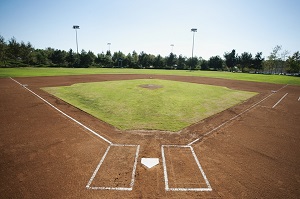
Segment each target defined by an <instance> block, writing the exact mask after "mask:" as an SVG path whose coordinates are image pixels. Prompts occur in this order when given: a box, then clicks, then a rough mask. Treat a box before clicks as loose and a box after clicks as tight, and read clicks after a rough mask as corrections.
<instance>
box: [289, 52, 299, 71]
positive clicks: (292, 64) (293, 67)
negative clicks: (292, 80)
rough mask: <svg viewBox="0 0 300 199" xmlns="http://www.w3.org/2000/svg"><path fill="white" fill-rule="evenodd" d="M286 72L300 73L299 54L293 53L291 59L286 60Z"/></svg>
mask: <svg viewBox="0 0 300 199" xmlns="http://www.w3.org/2000/svg"><path fill="white" fill-rule="evenodd" d="M287 66H288V72H290V73H300V53H299V51H297V52H295V53H294V54H293V56H292V57H289V58H288V59H287Z"/></svg>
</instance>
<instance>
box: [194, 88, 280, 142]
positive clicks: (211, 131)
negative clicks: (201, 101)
mask: <svg viewBox="0 0 300 199" xmlns="http://www.w3.org/2000/svg"><path fill="white" fill-rule="evenodd" d="M273 94H274V93H271V94H270V95H268V96H267V97H265V98H264V99H262V100H260V101H259V102H257V103H255V104H254V105H252V106H250V107H249V108H247V109H246V110H244V111H243V112H241V113H239V114H238V115H236V116H234V117H232V118H231V119H229V120H227V121H225V122H223V123H222V124H220V125H219V126H217V127H215V128H214V129H212V130H210V131H208V132H206V133H205V134H203V135H202V136H201V137H199V138H197V139H196V140H194V141H192V142H190V143H189V144H188V146H190V145H192V144H194V143H195V142H198V141H199V140H201V139H202V138H203V137H205V136H207V135H209V134H211V133H213V132H214V131H216V130H218V129H219V128H221V127H222V126H224V125H225V124H227V123H228V122H230V121H232V120H234V119H236V118H237V117H239V116H241V115H243V114H244V113H246V112H248V111H249V110H251V109H252V108H254V107H256V106H257V105H258V104H260V103H261V102H263V101H265V100H266V99H268V98H269V97H271V96H272V95H273Z"/></svg>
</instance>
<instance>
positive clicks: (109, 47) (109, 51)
mask: <svg viewBox="0 0 300 199" xmlns="http://www.w3.org/2000/svg"><path fill="white" fill-rule="evenodd" d="M107 45H108V51H109V52H110V45H111V43H107Z"/></svg>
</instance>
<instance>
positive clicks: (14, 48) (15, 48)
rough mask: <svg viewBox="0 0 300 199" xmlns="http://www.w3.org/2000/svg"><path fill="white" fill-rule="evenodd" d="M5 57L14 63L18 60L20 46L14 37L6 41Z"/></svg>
mask: <svg viewBox="0 0 300 199" xmlns="http://www.w3.org/2000/svg"><path fill="white" fill-rule="evenodd" d="M7 57H8V58H9V59H12V60H15V61H17V60H18V59H19V58H20V44H19V43H18V42H17V40H16V38H15V37H12V38H11V39H10V40H9V41H8V46H7Z"/></svg>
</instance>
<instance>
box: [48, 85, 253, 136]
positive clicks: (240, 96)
mask: <svg viewBox="0 0 300 199" xmlns="http://www.w3.org/2000/svg"><path fill="white" fill-rule="evenodd" d="M43 89H44V90H45V91H47V92H49V93H51V94H53V95H54V96H56V97H58V98H60V99H62V100H64V101H66V102H68V103H70V104H72V105H73V106H76V107H78V108H79V109H81V110H83V111H85V112H87V113H89V114H91V115H93V116H95V117H97V118H99V119H101V120H103V121H105V122H107V123H109V124H111V125H113V126H115V127H117V128H119V129H121V130H163V131H173V132H176V131H179V130H181V129H183V128H185V127H187V126H189V125H191V124H193V123H196V122H198V121H200V120H203V119H204V118H207V117H209V116H211V115H214V114H216V113H218V112H221V111H223V110H225V109H228V108H229V107H232V106H234V105H236V104H239V103H242V102H243V101H245V100H247V99H249V98H251V97H253V96H254V95H256V94H257V93H253V92H246V91H239V90H231V89H228V88H225V87H220V86H210V85H203V84H195V83H186V82H177V81H167V80H157V79H138V80H124V81H106V82H95V83H79V84H74V85H71V86H62V87H47V88H43Z"/></svg>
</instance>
